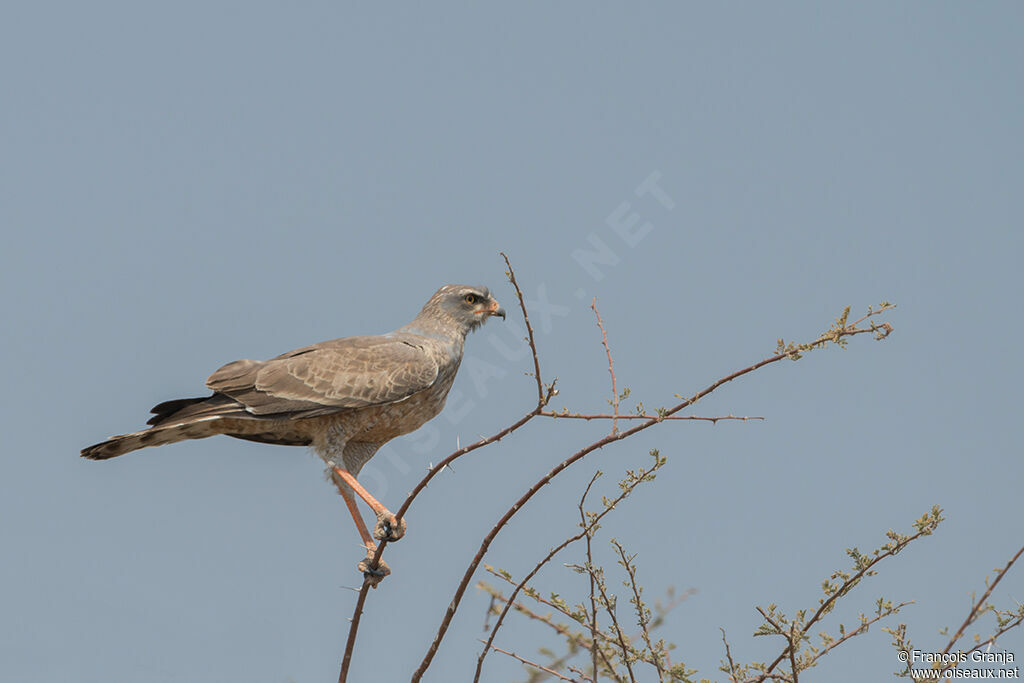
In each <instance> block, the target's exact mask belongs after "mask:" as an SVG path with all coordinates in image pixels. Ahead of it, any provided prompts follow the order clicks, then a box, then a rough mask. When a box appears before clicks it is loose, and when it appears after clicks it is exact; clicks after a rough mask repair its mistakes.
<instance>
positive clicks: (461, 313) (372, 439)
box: [82, 285, 505, 475]
mask: <svg viewBox="0 0 1024 683" xmlns="http://www.w3.org/2000/svg"><path fill="white" fill-rule="evenodd" d="M492 315H500V316H501V317H504V315H505V312H504V310H503V309H501V307H500V306H499V305H498V302H497V301H496V300H495V299H494V298H493V297H492V296H491V294H490V292H489V291H488V290H487V288H486V287H470V286H466V285H446V286H444V287H442V288H441V289H439V290H438V291H437V292H436V293H435V294H434V296H432V297H431V298H430V300H429V301H428V302H427V303H426V305H425V306H424V307H423V309H422V310H421V311H420V313H419V315H417V316H416V318H415V319H414V320H413V321H412V322H410V323H409V324H408V325H405V326H404V327H401V328H399V329H397V330H395V331H394V332H391V333H388V334H384V335H378V336H369V337H347V338H342V339H334V340H331V341H326V342H322V343H320V344H314V345H313V346H306V347H304V348H301V349H296V350H294V351H290V352H288V353H285V354H283V355H280V356H277V357H276V358H272V359H270V360H266V361H252V360H238V361H235V362H233V363H228V364H227V365H225V366H223V367H222V368H220V369H219V370H217V371H216V372H214V373H213V374H212V375H210V378H209V379H208V380H207V382H206V386H207V387H208V388H209V389H211V390H212V391H213V395H211V396H208V397H202V398H190V399H177V400H173V401H167V402H165V403H161V404H160V405H158V406H156V407H154V408H153V410H152V412H153V413H154V416H153V417H152V418H151V419H150V420H149V424H151V425H152V427H150V428H149V429H146V430H144V431H140V432H134V433H131V434H123V435H120V436H114V437H111V438H110V439H109V440H107V441H104V442H102V443H98V444H95V445H93V446H89V447H88V448H85V449H83V450H82V456H83V457H85V458H89V459H92V460H105V459H108V458H113V457H116V456H119V455H123V454H125V453H129V452H131V451H134V450H138V449H140V448H147V447H150V446H161V445H164V444H169V443H174V442H177V441H183V440H186V439H202V438H205V437H208V436H213V435H215V434H225V435H227V436H232V437H236V438H239V439H247V440H250V441H260V442H264V443H273V444H283V445H291V446H312V447H313V448H314V450H316V452H317V453H318V454H319V455H320V456H321V457H322V458H323V459H324V460H325V461H326V462H327V463H328V465H329V466H331V467H342V468H344V469H346V470H348V471H349V472H351V473H352V474H353V475H355V474H357V473H358V472H359V469H360V468H361V467H362V466H363V464H365V462H366V461H367V460H369V459H370V458H371V457H372V456H373V454H374V453H376V451H377V449H378V448H380V447H381V446H382V445H383V444H384V443H386V442H387V441H389V440H391V439H393V438H395V437H396V436H399V435H402V434H407V433H409V432H411V431H413V430H415V429H417V428H419V427H420V426H421V425H423V424H424V423H425V422H426V421H427V420H429V419H431V418H433V417H434V416H435V415H437V414H438V413H439V412H440V411H441V409H442V408H443V407H444V403H445V399H446V398H447V395H448V391H449V389H450V388H451V386H452V382H453V381H454V379H455V374H456V372H457V371H458V369H459V364H460V363H461V361H462V353H463V347H464V343H465V339H466V335H467V334H468V333H469V332H470V331H472V330H474V329H476V328H477V327H478V326H479V325H480V324H481V323H483V321H484V320H485V319H486V318H488V317H490V316H492Z"/></svg>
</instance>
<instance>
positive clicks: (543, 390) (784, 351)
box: [338, 253, 892, 683]
mask: <svg viewBox="0 0 1024 683" xmlns="http://www.w3.org/2000/svg"><path fill="white" fill-rule="evenodd" d="M501 256H502V257H503V258H504V260H505V264H506V266H507V271H506V275H507V276H508V278H509V281H510V282H511V284H512V286H513V288H514V289H515V291H516V297H517V299H518V301H519V307H520V309H521V311H522V313H523V319H524V322H525V324H526V328H527V334H528V337H527V342H528V344H529V347H530V351H531V354H532V357H533V364H534V372H533V377H534V379H535V382H536V386H537V405H536V406H535V407H534V408H533V409H532V410H530V411H529V412H527V413H526V414H525V415H524V416H523V417H521V418H520V419H519V420H518V421H516V422H515V423H513V424H512V425H510V426H508V427H506V428H505V429H502V430H500V431H499V432H497V433H495V434H494V435H492V436H490V437H487V438H484V439H481V440H480V441H477V442H475V443H473V444H471V445H469V446H466V447H464V448H460V449H458V450H456V451H455V452H454V453H452V454H451V455H449V456H448V457H447V458H445V459H444V460H442V461H441V462H439V463H438V464H437V465H435V466H434V467H432V468H431V469H430V470H429V471H428V472H427V474H426V476H425V477H424V478H423V479H422V480H421V481H420V482H419V483H418V484H417V485H416V487H415V488H414V489H413V490H412V492H410V494H409V496H408V497H407V498H406V500H405V501H404V502H403V504H402V506H401V507H400V508H399V509H398V511H397V513H396V517H398V518H402V517H404V515H405V514H406V513H407V512H408V510H409V508H410V506H411V505H412V503H413V501H414V500H415V498H416V497H417V496H418V495H419V494H420V493H421V492H422V491H423V490H424V489H425V488H426V487H427V484H428V483H429V482H430V481H431V480H432V479H433V477H434V476H435V475H436V474H437V473H439V472H441V471H442V470H444V468H445V467H447V466H448V465H449V464H451V463H452V462H453V461H455V460H456V459H458V458H460V457H462V456H464V455H466V454H468V453H470V452H472V451H474V450H476V449H478V448H482V447H483V446H486V445H489V444H491V443H495V442H497V441H500V440H501V439H502V438H504V437H505V436H508V435H510V434H512V433H513V432H515V431H517V430H518V429H520V428H521V427H522V426H524V425H525V424H526V423H527V422H529V421H531V420H532V419H533V418H535V417H537V416H539V415H545V416H548V417H577V418H578V419H604V416H597V415H595V416H582V415H569V414H561V413H559V414H554V413H551V412H550V411H545V407H546V406H547V405H548V403H549V402H550V400H551V398H552V397H554V396H555V395H557V393H558V392H557V390H556V389H555V382H551V383H549V384H545V383H544V382H543V381H542V379H541V371H540V359H539V356H538V353H537V347H536V342H535V338H534V332H533V327H532V325H531V324H530V320H529V314H528V312H527V310H526V305H525V302H524V297H523V294H522V290H521V289H520V287H519V284H518V282H517V280H516V277H515V272H514V270H513V269H512V265H511V263H510V261H509V259H508V256H507V255H506V254H504V253H502V254H501ZM890 308H892V306H891V305H890V304H888V303H883V304H882V305H881V306H880V307H879V308H878V309H877V310H875V309H869V311H868V313H867V314H866V315H865V316H863V317H862V318H860V319H858V320H856V321H854V322H853V323H848V322H847V318H848V315H849V308H847V309H846V310H845V311H844V312H843V315H842V316H841V317H840V318H839V319H837V321H836V323H835V324H834V325H833V326H832V327H831V328H830V329H829V330H828V331H827V332H825V333H824V334H822V335H821V336H819V337H818V338H817V339H816V340H815V341H813V342H810V343H809V344H794V343H790V344H788V345H785V344H784V343H783V342H782V340H779V347H778V349H777V350H776V351H777V352H776V353H775V355H773V356H770V357H768V358H765V359H764V360H762V361H760V362H758V363H755V364H753V365H750V366H748V367H746V368H743V369H741V370H737V371H735V372H733V373H731V374H729V375H726V376H725V377H722V378H721V379H719V380H717V381H715V382H714V383H712V384H711V385H709V386H708V387H706V388H705V389H703V390H701V391H699V392H697V393H696V394H694V395H693V396H691V397H689V398H683V397H681V396H678V395H677V396H678V397H679V398H681V399H682V400H681V402H680V403H678V404H676V405H675V406H673V407H671V408H669V409H659V410H658V414H657V415H651V416H648V415H646V414H643V411H640V412H641V414H640V415H637V416H629V419H641V420H643V422H641V424H639V425H636V426H635V427H632V428H630V429H627V430H625V431H618V430H616V429H615V427H616V426H617V420H618V419H626V416H620V415H618V406H617V399H618V398H619V397H618V395H617V394H616V397H615V398H616V402H614V403H613V411H614V412H613V414H612V416H611V419H612V420H613V431H612V433H611V434H609V435H607V436H605V437H604V438H602V439H599V440H598V441H595V442H593V443H591V444H590V445H588V446H586V447H584V448H582V449H580V450H579V451H577V452H576V453H574V454H573V455H571V456H569V457H568V458H566V459H565V460H563V461H562V462H561V463H559V464H558V465H556V466H555V467H554V468H553V469H552V470H551V471H550V472H548V474H546V475H545V476H544V477H542V478H541V479H540V480H539V481H537V483H535V484H534V485H533V486H532V487H530V489H529V490H527V491H526V493H524V494H523V495H522V496H521V497H520V498H519V499H518V500H517V501H516V502H515V503H514V504H513V505H512V507H511V508H509V510H508V511H507V512H506V513H505V514H504V515H503V516H502V517H501V519H500V520H499V521H498V522H497V523H496V524H495V526H494V527H493V528H492V529H491V531H490V532H489V533H488V534H487V536H486V537H485V538H484V539H483V540H482V542H481V544H480V547H479V549H478V551H477V553H476V555H475V556H474V558H473V560H472V561H471V562H470V565H469V567H467V569H466V572H465V573H464V575H463V578H462V580H461V582H460V583H459V586H458V588H457V589H456V591H455V595H454V596H453V599H452V601H451V603H450V604H449V606H448V608H447V610H446V611H445V614H444V617H443V619H442V622H441V624H440V626H439V627H438V631H437V634H436V635H435V637H434V639H433V642H432V643H431V645H430V647H429V649H428V651H427V653H426V655H425V656H424V658H423V661H422V662H421V663H420V665H419V667H418V668H417V670H416V671H415V673H414V674H413V677H412V680H413V681H414V682H415V681H419V680H420V679H421V677H422V676H423V674H424V673H425V671H426V670H427V668H428V667H429V666H430V663H431V661H432V660H433V657H434V655H435V654H436V652H437V650H438V648H439V647H440V644H441V642H442V640H443V639H444V636H445V634H446V633H447V630H448V627H449V626H450V624H451V621H452V618H453V617H454V615H455V612H456V611H457V610H458V607H459V605H460V603H461V601H462V598H463V596H464V594H465V591H466V588H467V587H468V585H469V583H470V581H471V580H472V576H473V574H474V573H475V571H476V569H477V568H478V567H479V565H480V563H481V561H482V560H483V557H484V555H485V554H486V553H487V550H488V549H489V547H490V544H491V543H492V542H493V540H494V538H495V537H496V536H497V535H498V533H500V531H501V530H502V529H503V528H504V527H505V525H506V524H508V522H509V521H510V520H511V518H512V517H513V516H514V515H515V514H516V513H517V512H518V511H519V510H520V509H521V508H522V507H523V506H524V505H525V504H526V503H527V502H528V501H529V500H530V499H531V498H532V497H533V496H534V495H535V494H536V493H537V492H538V491H539V490H540V489H541V488H543V487H544V486H545V485H547V484H548V483H549V482H550V481H551V480H552V479H553V478H554V477H556V476H557V475H558V474H560V473H561V472H563V471H564V470H565V469H567V468H568V467H570V466H571V465H573V464H574V463H576V462H578V461H579V460H581V459H582V458H584V457H585V456H586V455H588V454H589V453H592V452H593V451H595V450H598V449H600V448H603V447H604V446H607V445H610V444H612V443H615V442H617V441H621V440H623V439H626V438H629V437H630V436H633V435H634V434H637V433H639V432H640V431H643V430H645V429H648V428H650V427H652V426H654V425H656V424H658V423H660V422H663V421H665V420H668V419H673V418H674V416H675V413H678V412H680V411H682V410H684V409H686V408H688V407H690V406H692V405H693V404H695V403H696V402H697V401H699V400H700V399H702V398H704V397H705V396H707V395H708V394H710V393H712V392H714V391H715V390H716V389H718V388H719V387H721V386H722V385H724V384H726V383H728V382H731V381H732V380H734V379H737V378H739V377H741V376H743V375H746V374H748V373H751V372H754V371H755V370H758V369H760V368H762V367H764V366H766V365H769V364H772V363H776V362H778V361H780V360H784V359H787V358H789V359H793V360H796V359H798V358H800V357H801V355H802V354H803V353H805V352H807V351H810V350H812V349H817V348H822V347H824V346H826V345H827V344H828V343H829V342H832V343H835V344H838V345H840V346H845V344H846V343H847V340H848V338H849V337H853V336H856V335H859V334H865V333H869V332H871V333H874V336H875V338H876V339H883V338H885V337H886V336H888V335H889V334H890V333H891V332H892V327H891V325H889V323H879V324H876V323H874V322H871V323H870V325H869V326H866V327H861V323H863V322H864V321H865V320H867V319H868V318H871V317H873V316H875V315H878V314H879V313H882V312H883V311H886V310H888V309H890ZM594 310H595V313H597V309H596V303H595V306H594ZM598 317H599V320H600V316H598ZM600 326H601V328H602V332H603V331H604V330H603V325H600ZM606 342H607V339H606V337H605V347H606V349H607V348H608V347H607V343H606ZM608 355H609V371H610V372H611V373H612V378H613V382H614V369H613V366H612V363H611V353H610V351H608ZM616 390H617V387H616ZM546 413H547V414H546ZM680 417H687V418H688V419H701V418H698V417H696V416H693V417H690V416H680ZM676 419H678V418H676ZM703 419H705V420H708V421H711V422H717V421H718V420H719V419H740V420H745V419H758V418H744V417H735V416H732V415H730V416H726V417H715V418H703ZM387 545H388V542H387V541H381V542H380V544H379V545H378V546H377V550H376V552H375V553H374V555H373V557H372V558H371V559H370V561H369V566H370V568H371V569H372V568H375V567H377V566H378V563H379V561H380V559H381V556H382V554H383V552H384V549H385V548H386V547H387ZM379 581H380V578H379V577H375V576H373V575H370V574H368V575H367V576H366V577H365V578H364V580H363V585H362V587H361V589H360V591H359V597H358V599H357V601H356V605H355V608H354V611H353V615H352V618H351V620H350V621H351V626H350V627H349V633H348V638H347V641H346V644H345V651H344V655H343V658H342V666H341V672H340V674H339V679H338V680H339V683H345V681H346V679H347V676H348V671H349V668H350V665H351V660H352V654H353V651H354V647H355V641H356V637H357V634H358V630H359V624H360V619H361V617H362V613H363V609H364V606H365V603H366V599H367V596H368V593H369V589H370V588H373V587H376V584H377V583H379Z"/></svg>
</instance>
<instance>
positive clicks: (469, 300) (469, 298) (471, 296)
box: [466, 294, 476, 304]
mask: <svg viewBox="0 0 1024 683" xmlns="http://www.w3.org/2000/svg"><path fill="white" fill-rule="evenodd" d="M466 303H467V304H475V303H476V294H467V295H466Z"/></svg>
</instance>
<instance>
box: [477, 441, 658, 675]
mask: <svg viewBox="0 0 1024 683" xmlns="http://www.w3.org/2000/svg"><path fill="white" fill-rule="evenodd" d="M663 462H664V460H663V459H662V458H661V457H660V456H659V457H658V458H657V459H656V460H655V462H654V463H653V464H652V465H651V466H650V467H648V468H647V469H645V470H642V471H641V472H640V474H639V475H637V476H636V477H635V478H634V479H633V480H632V481H630V483H629V485H628V486H626V487H625V488H623V489H622V491H621V493H619V495H618V496H616V497H615V498H614V499H613V500H611V501H609V502H608V503H607V504H606V505H605V508H604V510H602V511H601V512H600V513H598V514H596V515H593V517H592V518H591V519H590V521H589V522H588V521H587V519H586V515H585V513H583V504H584V501H585V500H586V498H587V494H588V493H590V489H591V487H592V486H593V485H594V482H595V481H597V478H598V476H600V474H601V473H600V472H595V473H594V476H593V477H592V478H591V480H590V483H589V484H587V488H586V490H585V491H584V492H583V496H582V497H581V498H580V503H579V508H580V515H581V518H582V520H583V521H582V522H581V524H580V526H581V527H583V530H582V531H580V532H579V533H577V534H575V535H573V536H570V537H569V538H567V539H566V540H565V541H563V542H562V543H560V544H558V545H557V546H555V547H554V548H552V549H551V551H550V552H549V553H548V554H547V555H545V556H544V558H543V559H541V561H540V562H538V563H537V565H536V566H535V567H534V568H533V569H532V570H531V571H530V573H529V574H527V575H526V577H525V578H524V579H523V580H522V581H520V582H519V583H518V584H513V585H514V586H515V588H514V589H513V591H512V594H511V595H510V596H509V598H508V599H507V601H506V604H505V608H504V609H503V610H502V611H501V614H500V615H498V619H497V620H496V621H495V623H494V628H492V629H491V635H490V637H489V638H488V639H487V643H486V644H487V645H488V646H489V645H490V644H491V643H493V642H494V638H495V636H496V635H497V634H498V629H500V628H501V626H502V624H503V623H504V621H505V616H506V615H507V614H508V612H509V609H510V607H511V606H512V605H513V602H514V601H515V599H516V596H517V595H519V593H520V592H521V591H522V590H523V589H524V588H525V587H526V585H527V584H528V583H529V582H530V580H531V579H533V577H534V576H536V575H537V573H538V572H539V571H540V570H541V569H542V568H543V567H544V565H546V564H547V563H548V562H550V561H551V560H552V558H554V557H555V555H557V554H558V553H560V552H561V551H562V550H564V549H565V548H567V547H568V546H570V545H571V544H573V543H575V542H576V541H579V540H580V539H582V538H586V539H587V542H588V545H589V542H590V534H592V533H593V530H594V529H595V528H597V525H598V523H599V522H600V521H601V519H602V518H604V516H605V515H607V514H608V513H609V512H611V511H612V510H614V509H615V506H616V505H618V504H619V503H621V502H622V501H623V500H625V499H626V497H627V496H629V494H630V493H632V492H633V490H634V489H635V488H636V487H637V486H639V485H640V484H642V483H643V482H644V481H646V480H647V478H648V477H649V476H650V475H651V474H653V473H654V471H655V470H657V469H658V468H659V467H661V465H662V463H663ZM588 561H589V560H588ZM491 573H492V574H493V575H494V576H497V577H499V578H501V579H503V580H505V581H507V582H508V583H510V584H512V583H513V582H512V580H511V579H510V578H509V577H507V576H504V575H503V574H501V573H498V572H495V571H491ZM591 581H592V582H593V577H591ZM591 598H592V605H593V606H594V608H593V609H594V613H595V614H596V610H597V607H596V602H593V595H591ZM540 601H541V602H545V603H546V604H548V605H549V606H550V607H553V608H554V609H558V610H559V611H561V608H560V607H558V606H557V605H554V604H552V603H547V602H546V601H544V600H543V599H542V598H541V599H540ZM563 613H564V612H563ZM592 625H593V628H592V633H591V635H592V638H597V637H598V636H603V635H604V634H603V633H601V632H600V631H599V630H597V622H596V617H594V619H593V621H592ZM592 643H593V641H592ZM591 647H592V648H593V647H595V646H594V645H591ZM592 654H593V656H594V657H595V658H596V654H594V653H592ZM486 656H487V648H484V649H483V650H482V651H481V652H480V655H479V656H478V657H477V664H476V674H475V675H474V677H473V681H474V683H476V681H479V680H480V674H481V671H482V667H483V663H484V658H485V657H486ZM595 661H596V659H595ZM597 675H598V674H597V666H596V664H595V667H594V677H595V678H596V677H597Z"/></svg>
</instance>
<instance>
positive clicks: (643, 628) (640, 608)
mask: <svg viewBox="0 0 1024 683" xmlns="http://www.w3.org/2000/svg"><path fill="white" fill-rule="evenodd" d="M612 545H613V546H615V550H616V551H617V552H618V553H619V558H620V559H621V560H622V562H621V564H622V567H623V568H624V569H625V570H626V574H628V575H629V587H630V588H631V589H632V590H633V601H632V602H633V607H634V608H635V609H636V619H637V624H638V625H639V626H640V634H641V636H643V639H644V644H645V645H647V649H648V650H650V651H651V659H652V660H653V661H654V668H655V669H657V670H658V680H659V681H664V680H665V671H664V669H663V667H662V665H661V650H660V649H655V647H654V644H653V643H651V632H650V630H649V629H648V626H647V625H648V623H649V622H650V612H649V611H647V609H646V608H645V607H644V602H643V600H642V599H641V598H640V591H641V588H640V586H638V585H637V583H636V565H634V564H633V559H634V558H635V557H636V556H635V555H633V556H629V555H626V549H625V548H623V547H622V544H621V543H619V542H618V541H617V540H615V539H614V538H613V539H612Z"/></svg>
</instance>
